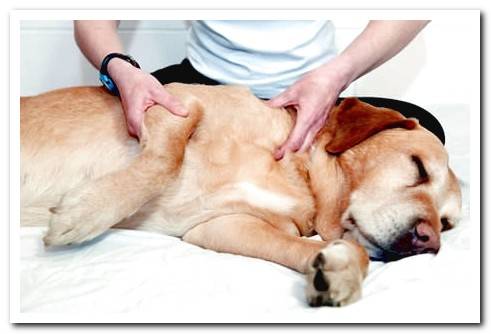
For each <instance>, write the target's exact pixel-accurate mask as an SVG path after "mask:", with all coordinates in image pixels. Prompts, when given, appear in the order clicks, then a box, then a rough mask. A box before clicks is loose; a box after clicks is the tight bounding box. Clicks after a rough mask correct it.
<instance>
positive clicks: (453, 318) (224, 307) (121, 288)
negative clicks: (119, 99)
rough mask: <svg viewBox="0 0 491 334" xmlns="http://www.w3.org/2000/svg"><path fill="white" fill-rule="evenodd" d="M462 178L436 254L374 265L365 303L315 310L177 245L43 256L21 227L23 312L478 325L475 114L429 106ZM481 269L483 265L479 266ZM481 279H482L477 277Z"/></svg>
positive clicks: (115, 244)
mask: <svg viewBox="0 0 491 334" xmlns="http://www.w3.org/2000/svg"><path fill="white" fill-rule="evenodd" d="M428 109H429V110H431V112H433V113H434V114H436V115H437V117H438V118H439V119H440V121H441V122H442V123H443V125H444V127H445V129H446V134H447V144H446V146H447V149H448V150H449V152H450V157H451V158H450V161H451V166H452V167H453V169H454V171H455V172H456V174H457V176H458V177H459V179H460V180H461V186H462V190H463V195H464V201H463V218H462V220H461V221H460V223H459V225H458V226H457V227H456V228H454V229H453V230H451V231H449V232H446V233H445V234H444V235H443V237H442V238H443V241H442V248H441V250H440V252H439V254H438V255H437V256H434V255H430V254H425V255H420V256H415V257H410V258H406V259H403V260H400V261H397V262H392V263H389V264H382V263H377V262H375V263H371V265H370V272H369V275H368V277H367V279H366V280H365V282H364V286H363V298H362V299H361V301H359V302H357V303H355V304H353V305H351V306H348V307H344V308H338V309H335V308H329V307H321V308H310V307H308V306H307V305H306V303H305V299H304V292H303V289H304V278H303V276H302V275H300V274H298V273H296V272H294V271H291V270H289V269H287V268H284V267H282V266H280V265H277V264H274V263H270V262H266V261H263V260H259V259H253V258H247V257H242V256H237V255H231V254H220V253H216V252H213V251H209V250H205V249H201V248H199V247H196V246H193V245H190V244H187V243H184V242H182V241H180V240H179V239H177V238H174V237H169V236H165V235H158V234H151V233H147V232H141V231H125V230H112V231H110V232H109V233H107V234H105V235H104V236H103V237H101V238H99V239H97V240H95V241H93V242H90V243H89V244H87V245H84V246H81V247H67V248H64V249H58V250H49V251H47V250H45V249H44V247H43V245H42V241H41V238H42V235H43V231H44V229H43V228H21V235H20V237H21V238H20V252H21V254H20V257H21V260H20V264H19V265H20V277H19V279H20V314H19V317H18V318H17V320H18V321H36V322H40V321H41V322H44V321H47V322H71V321H73V322H84V321H91V322H99V321H103V322H114V321H118V322H119V321H121V322H174V323H175V322H185V323H188V322H338V323H339V322H462V321H479V304H478V302H477V300H476V294H479V277H478V276H479V259H476V258H475V256H476V254H477V256H479V250H478V249H477V250H476V249H475V245H476V240H478V239H479V233H480V231H479V221H477V220H475V221H471V220H470V217H469V170H470V169H469V159H470V154H469V110H468V107H467V106H464V105H460V106H455V105H453V106H430V107H428ZM476 265H477V267H476ZM476 275H477V277H476Z"/></svg>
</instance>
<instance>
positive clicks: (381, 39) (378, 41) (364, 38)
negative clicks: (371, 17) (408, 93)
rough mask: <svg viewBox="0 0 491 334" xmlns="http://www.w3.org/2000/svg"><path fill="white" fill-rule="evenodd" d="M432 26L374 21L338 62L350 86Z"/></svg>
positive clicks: (419, 23) (409, 22)
mask: <svg viewBox="0 0 491 334" xmlns="http://www.w3.org/2000/svg"><path fill="white" fill-rule="evenodd" d="M428 22H429V21H370V22H369V24H368V25H367V27H366V28H365V29H364V30H363V32H362V33H361V34H360V35H358V37H357V38H356V39H355V40H354V41H353V42H352V43H351V44H350V45H349V46H348V47H347V48H346V49H345V50H344V51H343V52H342V53H341V54H340V55H339V56H338V57H337V58H336V59H335V61H336V62H337V65H338V67H339V68H341V69H342V70H343V71H344V74H345V76H346V81H347V85H349V84H350V83H351V82H353V81H354V80H356V79H358V78H359V77H361V76H363V75H364V74H365V73H368V72H370V71H371V70H373V69H375V68H377V67H378V66H380V65H381V64H383V63H384V62H386V61H387V60H389V59H391V58H392V57H394V56H395V55H396V54H398V53H399V51H401V50H402V49H403V48H404V47H405V46H406V45H407V44H409V42H411V40H412V39H413V38H414V37H416V35H417V34H418V33H419V32H420V31H421V30H422V29H423V28H424V27H425V26H426V25H427V24H428ZM347 85H346V86H347Z"/></svg>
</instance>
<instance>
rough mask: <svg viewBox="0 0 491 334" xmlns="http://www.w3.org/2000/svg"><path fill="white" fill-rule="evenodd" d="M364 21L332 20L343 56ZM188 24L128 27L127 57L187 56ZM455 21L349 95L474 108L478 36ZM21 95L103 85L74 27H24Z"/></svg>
mask: <svg viewBox="0 0 491 334" xmlns="http://www.w3.org/2000/svg"><path fill="white" fill-rule="evenodd" d="M366 22H367V21H361V20H350V21H348V20H334V23H335V25H336V27H337V29H338V30H337V38H338V41H337V42H338V46H339V48H340V49H342V48H344V47H345V46H346V45H347V43H349V41H351V40H352V38H353V37H354V36H356V35H357V34H358V33H359V32H360V31H361V30H362V29H363V27H364V25H365V24H366ZM186 29H187V25H186V22H185V21H123V22H122V23H121V26H120V31H121V35H122V37H123V41H124V44H125V45H126V47H127V50H128V53H130V54H132V55H133V56H134V57H135V58H136V59H138V61H139V63H140V65H141V66H142V68H143V69H145V70H147V71H152V70H155V69H158V68H161V67H163V66H166V65H169V64H173V63H176V62H178V61H180V60H181V59H182V58H183V57H184V56H185V39H186V35H187V30H186ZM469 29H470V28H469V27H467V26H465V25H462V24H458V23H457V22H456V21H455V20H454V19H445V18H440V19H437V20H434V21H432V22H431V23H430V24H429V25H428V26H427V27H426V28H425V29H424V30H423V32H422V33H421V34H420V35H419V36H418V37H417V38H416V39H415V40H414V41H413V42H412V43H411V44H410V45H409V46H408V47H407V48H406V49H405V50H403V52H402V53H400V54H399V55H398V56H396V57H395V58H393V59H392V60H390V61H389V62H387V63H386V64H384V65H383V66H381V67H380V68H378V69H376V70H375V71H373V72H372V73H370V74H368V75H366V76H365V77H363V78H361V79H359V80H358V81H357V82H355V83H354V84H353V85H352V87H350V89H349V90H348V91H346V92H345V94H344V95H357V96H385V97H392V98H398V99H403V100H407V101H411V102H415V103H417V104H420V105H423V106H424V105H428V104H441V103H446V104H447V103H448V104H451V103H469V99H470V96H471V95H472V92H471V91H470V89H471V88H470V85H467V84H466V82H470V80H472V79H475V78H471V77H470V75H471V74H470V73H469V72H468V71H467V69H466V64H467V63H468V62H469V61H479V55H476V54H469V53H468V51H467V50H469V49H471V46H470V45H469V44H468V43H470V42H469V41H468V38H467V37H468V36H469V34H475V33H478V32H476V31H470V30H469ZM20 55H21V94H22V95H32V94H37V93H40V92H43V91H46V90H49V89H54V88H59V87H66V86H74V85H98V84H99V83H98V79H97V73H96V71H95V69H94V68H92V67H91V65H89V63H88V62H87V61H86V60H85V59H84V58H83V56H82V54H81V53H80V51H79V50H78V48H77V46H76V44H75V42H74V40H73V29H72V22H71V21H22V24H21V54H20Z"/></svg>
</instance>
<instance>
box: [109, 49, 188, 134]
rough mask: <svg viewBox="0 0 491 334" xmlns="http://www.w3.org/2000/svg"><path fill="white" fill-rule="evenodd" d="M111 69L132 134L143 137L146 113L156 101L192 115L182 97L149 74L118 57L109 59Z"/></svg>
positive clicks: (176, 113)
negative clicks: (173, 93) (171, 93)
mask: <svg viewBox="0 0 491 334" xmlns="http://www.w3.org/2000/svg"><path fill="white" fill-rule="evenodd" d="M108 72H109V74H110V75H111V78H113V80H114V81H115V83H116V86H117V87H118V90H119V95H120V97H121V103H122V105H123V110H124V112H125V116H126V124H127V127H128V132H129V134H130V135H132V136H134V137H137V138H140V135H141V124H142V122H143V116H144V113H145V111H146V110H147V109H148V108H150V107H151V106H153V105H155V104H159V105H161V106H163V107H165V108H166V109H167V110H169V111H170V112H171V113H173V114H174V115H177V116H183V117H185V116H187V115H188V112H187V110H186V109H185V108H184V106H183V105H182V104H181V103H180V102H179V100H178V99H176V98H175V97H174V96H172V95H170V94H169V93H168V92H167V91H166V90H165V89H164V88H163V87H162V85H161V84H160V82H159V81H158V80H157V79H155V78H154V77H153V76H152V75H150V74H149V73H146V72H144V71H142V70H140V69H138V68H136V67H134V66H132V65H131V64H129V63H128V62H126V61H124V60H122V59H118V58H114V59H112V60H111V61H110V62H109V64H108Z"/></svg>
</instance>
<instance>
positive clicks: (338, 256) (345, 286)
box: [306, 240, 363, 306]
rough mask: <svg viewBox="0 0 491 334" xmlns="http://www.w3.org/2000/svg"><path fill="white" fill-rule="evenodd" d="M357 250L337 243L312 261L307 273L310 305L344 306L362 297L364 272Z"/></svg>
mask: <svg viewBox="0 0 491 334" xmlns="http://www.w3.org/2000/svg"><path fill="white" fill-rule="evenodd" d="M356 256H357V255H356V251H355V250H354V249H353V248H352V247H351V246H350V245H349V244H348V243H346V242H345V241H342V240H337V241H334V242H332V243H330V244H329V245H328V246H327V247H325V248H324V249H322V250H321V251H320V252H319V253H318V254H316V255H315V256H314V257H313V259H312V260H311V261H310V264H309V267H308V270H307V277H306V278H307V287H306V294H307V302H308V304H309V305H310V306H322V305H327V306H344V305H348V304H351V303H353V302H355V301H357V300H358V299H360V297H361V286H362V281H363V274H362V270H361V268H360V265H359V261H357V258H356Z"/></svg>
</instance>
